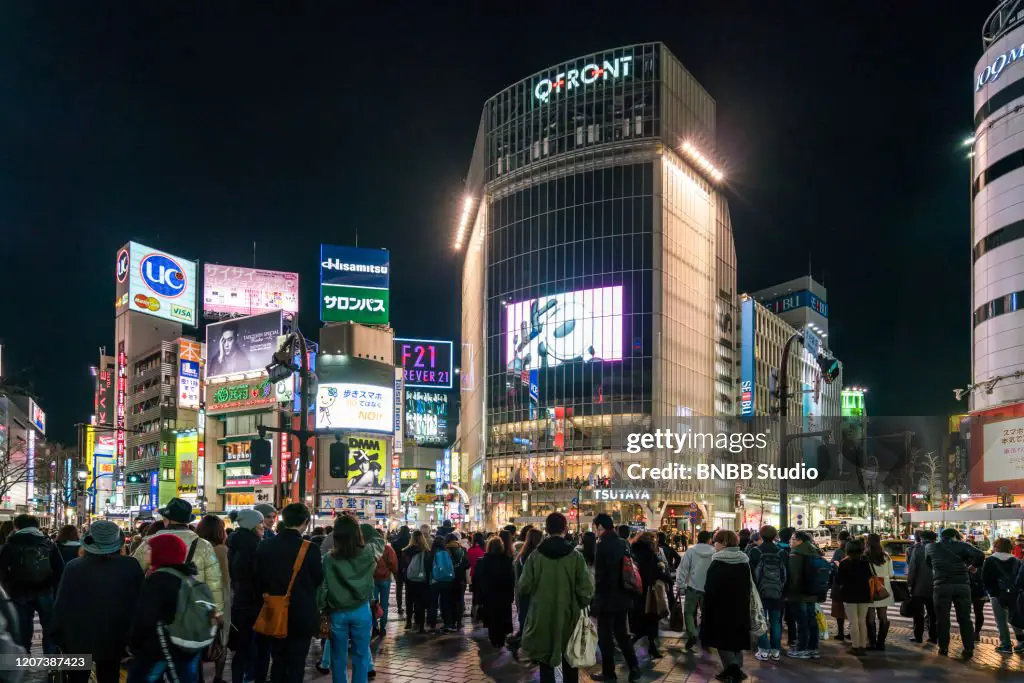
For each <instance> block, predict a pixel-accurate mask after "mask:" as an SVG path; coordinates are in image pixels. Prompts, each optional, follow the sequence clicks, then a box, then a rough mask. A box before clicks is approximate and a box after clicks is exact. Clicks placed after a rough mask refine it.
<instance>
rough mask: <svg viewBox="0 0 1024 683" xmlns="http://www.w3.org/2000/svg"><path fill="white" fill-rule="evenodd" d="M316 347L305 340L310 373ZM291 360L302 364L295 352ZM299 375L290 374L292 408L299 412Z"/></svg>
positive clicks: (297, 365)
mask: <svg viewBox="0 0 1024 683" xmlns="http://www.w3.org/2000/svg"><path fill="white" fill-rule="evenodd" d="M317 349H318V347H317V345H316V344H314V343H312V342H308V341H307V342H306V355H307V356H309V371H310V372H311V373H312V372H316V353H317ZM292 362H293V363H295V367H297V368H298V367H302V365H301V363H302V355H301V354H298V353H296V354H295V357H294V358H292ZM301 375H302V373H300V372H296V373H295V374H294V375H292V377H293V380H292V381H293V385H292V386H294V387H295V391H294V392H292V394H293V395H292V409H293V410H294V412H296V413H301V412H302V394H301V393H299V392H300V387H301V386H302V379H301ZM312 402H313V400H312V399H311V400H310V403H312ZM310 462H312V461H310Z"/></svg>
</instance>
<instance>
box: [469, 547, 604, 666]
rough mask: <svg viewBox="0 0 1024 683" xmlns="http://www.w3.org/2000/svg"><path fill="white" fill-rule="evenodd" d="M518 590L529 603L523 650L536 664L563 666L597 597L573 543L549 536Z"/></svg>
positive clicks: (533, 557)
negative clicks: (583, 615)
mask: <svg viewBox="0 0 1024 683" xmlns="http://www.w3.org/2000/svg"><path fill="white" fill-rule="evenodd" d="M477 569H479V567H477ZM518 589H519V592H520V593H521V594H522V595H525V596H527V597H529V599H530V611H529V613H528V614H527V616H526V628H525V629H524V632H523V650H525V651H526V653H527V654H528V655H529V656H530V659H533V660H534V661H538V662H543V663H545V664H548V665H550V666H552V667H557V666H559V665H561V663H562V657H563V653H564V652H565V648H566V646H567V645H568V644H569V637H570V636H571V635H572V631H573V629H574V628H575V627H576V621H577V620H578V619H579V618H580V614H581V612H580V610H582V609H583V608H584V607H587V606H588V605H589V604H590V599H591V598H592V597H593V596H594V582H593V580H591V578H590V572H589V571H587V562H586V560H584V559H583V555H581V554H579V553H578V552H576V549H575V548H574V547H573V545H572V543H570V542H569V541H567V540H566V539H564V538H562V537H560V536H550V537H548V538H546V539H544V540H543V541H541V544H540V545H539V546H537V550H536V551H534V552H532V553H530V557H529V559H527V561H526V566H525V567H523V575H522V576H521V577H520V579H519V585H518Z"/></svg>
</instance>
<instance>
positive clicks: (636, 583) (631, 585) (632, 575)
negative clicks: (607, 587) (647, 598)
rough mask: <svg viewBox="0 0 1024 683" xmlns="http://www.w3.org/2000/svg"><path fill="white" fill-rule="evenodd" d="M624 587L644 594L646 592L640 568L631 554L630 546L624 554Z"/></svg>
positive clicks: (638, 593)
mask: <svg viewBox="0 0 1024 683" xmlns="http://www.w3.org/2000/svg"><path fill="white" fill-rule="evenodd" d="M622 587H623V588H625V589H626V590H627V591H631V592H633V593H636V594H637V595H642V594H643V592H644V582H643V581H642V580H641V579H640V570H639V569H637V568H636V563H635V562H633V556H632V555H631V554H630V550H629V546H628V545H627V546H626V552H625V554H624V555H623V556H622Z"/></svg>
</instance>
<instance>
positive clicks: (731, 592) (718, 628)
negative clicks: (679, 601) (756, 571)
mask: <svg viewBox="0 0 1024 683" xmlns="http://www.w3.org/2000/svg"><path fill="white" fill-rule="evenodd" d="M750 586H751V574H750V558H748V557H747V556H746V554H744V552H743V551H742V550H740V549H739V548H724V549H723V550H720V551H718V552H716V553H715V554H714V557H713V558H712V561H711V566H709V567H708V572H707V577H706V580H705V581H704V605H703V608H702V609H701V614H702V615H703V617H702V620H701V624H700V644H701V646H702V647H704V648H709V647H715V648H718V649H719V650H726V651H729V652H738V651H742V650H749V649H751V636H750V599H751V595H750Z"/></svg>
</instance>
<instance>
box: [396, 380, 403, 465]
mask: <svg viewBox="0 0 1024 683" xmlns="http://www.w3.org/2000/svg"><path fill="white" fill-rule="evenodd" d="M403 374H404V371H403V370H402V368H395V447H394V453H395V455H401V454H402V448H403V444H404V442H405V429H404V422H403V420H402V418H403V415H402V407H403V406H404V405H405V380H404V379H403Z"/></svg>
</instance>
